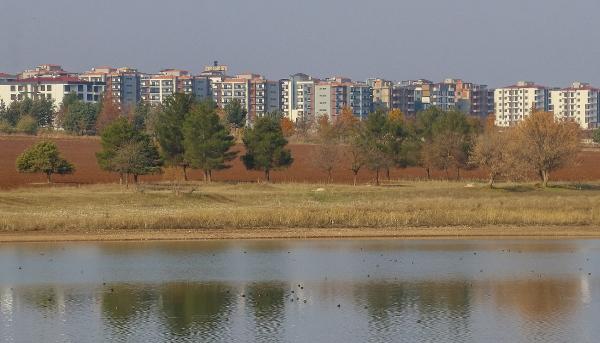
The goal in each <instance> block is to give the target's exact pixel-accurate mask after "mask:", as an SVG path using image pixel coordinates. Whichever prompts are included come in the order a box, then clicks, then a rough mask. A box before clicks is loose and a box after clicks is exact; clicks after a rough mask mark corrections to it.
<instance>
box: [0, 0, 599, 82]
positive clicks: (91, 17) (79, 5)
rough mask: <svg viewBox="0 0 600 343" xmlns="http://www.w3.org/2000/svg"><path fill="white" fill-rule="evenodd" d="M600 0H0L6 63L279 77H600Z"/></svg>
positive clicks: (0, 56) (2, 67) (0, 49)
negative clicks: (220, 66) (218, 67)
mask: <svg viewBox="0 0 600 343" xmlns="http://www.w3.org/2000/svg"><path fill="white" fill-rule="evenodd" d="M599 38H600V1H598V0H570V1H567V0H503V1H496V0H452V1H451V0H295V1H291V0H290V1H288V0H165V1H154V0H95V1H92V0H0V71H4V72H17V71H20V70H22V69H25V68H30V67H33V66H35V65H38V64H42V63H56V64H62V65H63V67H64V68H65V69H66V70H69V71H84V70H88V69H89V68H90V67H93V66H98V65H112V66H132V67H137V68H138V69H140V70H141V71H145V72H155V71H158V70H160V69H163V68H168V67H172V68H182V69H188V70H190V71H192V72H198V71H200V70H201V69H202V67H203V65H205V64H209V63H211V61H213V60H215V59H216V60H219V61H220V62H222V63H224V64H228V65H229V66H230V70H231V72H233V73H236V72H246V71H252V72H256V73H261V74H264V75H266V76H267V77H269V78H272V79H279V78H283V77H286V76H287V75H289V74H292V73H296V72H304V73H308V74H311V75H314V76H317V77H322V76H329V75H344V76H348V77H351V78H353V79H357V80H362V79H366V78H367V77H385V78H388V79H391V80H403V79H412V78H428V79H432V80H435V81H438V80H441V79H443V78H446V77H457V78H458V77H461V78H463V79H465V80H471V81H475V82H480V83H487V84H489V85H492V86H503V85H507V84H512V83H513V82H515V81H517V80H521V79H526V80H533V81H537V82H538V83H542V84H547V85H549V86H562V85H566V84H568V83H570V82H571V81H573V80H581V81H588V82H591V83H592V84H595V85H596V86H600V67H599V65H600V45H599V41H600V39H599Z"/></svg>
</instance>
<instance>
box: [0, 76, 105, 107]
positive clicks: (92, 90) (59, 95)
mask: <svg viewBox="0 0 600 343" xmlns="http://www.w3.org/2000/svg"><path fill="white" fill-rule="evenodd" d="M104 87H105V84H104V83H102V82H90V81H84V80H81V79H79V78H76V77H70V76H62V77H35V78H29V79H16V80H9V81H6V82H2V83H0V100H1V101H3V102H4V103H5V104H6V105H9V104H10V103H12V102H13V101H18V100H23V99H25V98H30V99H49V100H53V101H54V104H55V105H58V104H60V103H61V102H62V101H63V98H64V97H65V95H67V94H69V93H75V94H77V97H78V98H79V99H80V100H82V101H85V102H96V101H98V100H99V99H100V97H101V95H102V93H103V92H104Z"/></svg>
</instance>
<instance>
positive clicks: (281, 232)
mask: <svg viewBox="0 0 600 343" xmlns="http://www.w3.org/2000/svg"><path fill="white" fill-rule="evenodd" d="M483 238H490V239H595V238H600V228H595V227H591V226H579V227H577V226H575V227H569V228H564V227H558V226H556V227H555V226H540V227H484V228H470V227H436V228H433V227H429V228H427V227H423V228H400V229H397V228H388V229H385V228H337V229H333V228H311V229H297V228H285V229H206V230H184V229H173V230H104V231H95V232H73V231H47V230H40V231H24V232H2V233H0V243H35V242H119V241H121V242H128V241H130V242H131V241H209V240H269V239H289V240H295V239H406V240H409V239H465V240H467V239H483Z"/></svg>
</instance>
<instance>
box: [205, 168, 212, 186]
mask: <svg viewBox="0 0 600 343" xmlns="http://www.w3.org/2000/svg"><path fill="white" fill-rule="evenodd" d="M206 175H208V182H209V183H211V182H212V171H211V170H210V169H209V170H207V171H206Z"/></svg>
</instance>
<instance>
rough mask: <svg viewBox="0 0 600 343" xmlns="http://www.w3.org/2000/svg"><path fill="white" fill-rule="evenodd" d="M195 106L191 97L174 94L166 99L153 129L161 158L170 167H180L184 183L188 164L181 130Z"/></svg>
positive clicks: (194, 101)
mask: <svg viewBox="0 0 600 343" xmlns="http://www.w3.org/2000/svg"><path fill="white" fill-rule="evenodd" d="M195 105H196V100H195V98H194V96H193V95H189V94H182V93H176V94H174V95H172V96H170V97H168V98H167V99H166V100H165V102H164V104H163V106H162V110H161V111H160V112H159V114H158V118H157V122H156V128H155V130H156V138H157V139H158V144H159V146H160V152H161V154H162V156H163V158H164V159H165V161H166V162H167V163H168V164H169V165H171V166H177V167H182V168H183V177H184V179H185V180H186V181H187V179H188V177H187V168H188V167H189V162H188V161H186V160H185V147H184V145H183V130H182V129H183V122H184V121H185V118H186V117H187V115H188V114H189V113H190V111H191V110H192V108H193V107H194V106H195Z"/></svg>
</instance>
